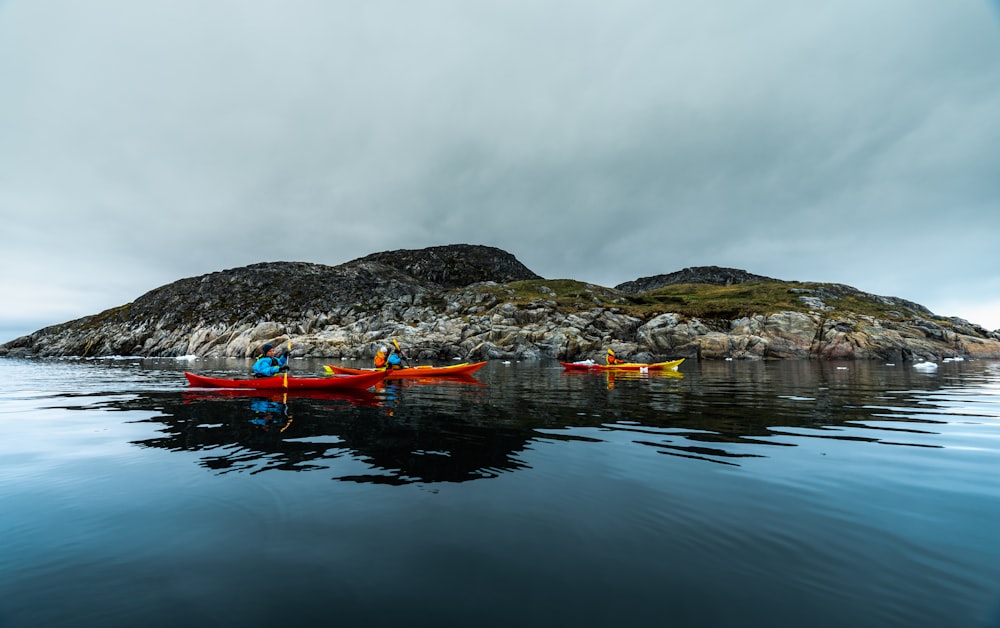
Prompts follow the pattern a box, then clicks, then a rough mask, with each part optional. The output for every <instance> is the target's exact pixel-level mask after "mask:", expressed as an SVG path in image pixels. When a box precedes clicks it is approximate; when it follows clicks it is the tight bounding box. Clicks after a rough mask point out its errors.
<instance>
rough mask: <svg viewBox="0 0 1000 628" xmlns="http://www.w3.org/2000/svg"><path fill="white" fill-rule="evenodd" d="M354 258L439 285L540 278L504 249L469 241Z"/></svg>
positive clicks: (450, 286) (442, 286)
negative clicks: (382, 265)
mask: <svg viewBox="0 0 1000 628" xmlns="http://www.w3.org/2000/svg"><path fill="white" fill-rule="evenodd" d="M355 262H379V263H381V264H385V265H387V266H392V267H393V268H396V269H398V270H400V271H402V272H404V273H406V274H407V275H409V276H411V277H413V278H414V279H417V280H420V281H423V282H429V283H432V284H434V285H436V286H439V287H441V288H462V287H465V286H468V285H471V284H474V283H479V282H481V281H495V282H497V283H509V282H511V281H523V280H527V279H541V278H542V277H540V276H539V275H536V274H535V273H533V272H531V271H530V270H528V268H527V267H526V266H525V265H524V264H522V263H521V262H519V261H517V258H515V257H514V256H513V255H511V254H510V253H508V252H506V251H503V250H501V249H497V248H494V247H491V246H480V245H471V244H451V245H448V246H432V247H430V248H426V249H418V250H410V249H400V250H396V251H385V252H383V253H373V254H371V255H368V256H366V257H362V258H360V259H358V260H355ZM355 262H349V263H355Z"/></svg>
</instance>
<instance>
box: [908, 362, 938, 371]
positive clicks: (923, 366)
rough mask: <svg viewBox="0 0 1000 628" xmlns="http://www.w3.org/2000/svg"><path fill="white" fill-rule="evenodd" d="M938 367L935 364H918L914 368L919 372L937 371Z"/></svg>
mask: <svg viewBox="0 0 1000 628" xmlns="http://www.w3.org/2000/svg"><path fill="white" fill-rule="evenodd" d="M937 367H938V365H937V364H935V363H934V362H917V363H916V364H914V365H913V368H915V369H917V370H918V371H936V370H937Z"/></svg>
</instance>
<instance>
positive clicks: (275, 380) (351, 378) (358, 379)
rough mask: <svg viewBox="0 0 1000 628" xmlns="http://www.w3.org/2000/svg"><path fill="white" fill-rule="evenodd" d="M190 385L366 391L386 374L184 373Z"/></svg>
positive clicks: (202, 386) (377, 372)
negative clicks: (241, 376) (239, 375)
mask: <svg viewBox="0 0 1000 628" xmlns="http://www.w3.org/2000/svg"><path fill="white" fill-rule="evenodd" d="M184 377H186V378H187V380H188V383H189V384H191V386H193V387H198V388H252V389H254V390H295V389H309V390H338V389H341V390H343V389H351V390H364V389H365V388H371V387H372V386H374V385H375V384H377V383H379V382H380V381H382V380H383V379H385V372H383V371H375V372H370V373H363V374H361V375H340V376H337V377H292V376H290V375H288V374H287V373H286V374H283V375H272V376H271V377H254V378H248V379H227V378H223V377H206V376H204V375H195V374H194V373H184Z"/></svg>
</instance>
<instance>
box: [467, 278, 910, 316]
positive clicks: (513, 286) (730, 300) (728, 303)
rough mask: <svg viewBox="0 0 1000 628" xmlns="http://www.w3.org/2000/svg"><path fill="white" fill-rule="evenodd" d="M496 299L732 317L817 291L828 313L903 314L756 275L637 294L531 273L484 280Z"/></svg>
mask: <svg viewBox="0 0 1000 628" xmlns="http://www.w3.org/2000/svg"><path fill="white" fill-rule="evenodd" d="M485 289H487V290H489V291H491V292H492V293H493V294H494V296H496V297H497V299H498V300H500V301H503V302H508V303H513V304H514V305H516V306H518V307H528V306H530V305H531V304H532V303H533V302H538V301H550V302H554V303H555V304H556V307H557V308H558V309H559V310H560V311H562V312H566V313H570V312H578V311H585V310H588V309H590V308H593V307H606V308H612V307H613V308H618V309H620V310H621V311H622V312H624V313H626V314H629V315H631V316H635V317H637V318H641V319H648V318H650V317H653V316H656V315H658V314H662V313H664V312H676V313H677V314H680V315H682V316H686V317H689V318H699V319H723V320H732V319H737V318H742V317H748V316H755V315H768V314H775V313H777V312H789V311H790V312H809V311H810V309H811V308H810V306H809V305H807V304H806V303H805V302H804V301H802V299H800V297H803V296H817V297H819V298H820V299H821V300H822V301H823V303H824V304H825V305H826V306H828V307H832V308H834V309H833V310H831V311H830V312H829V313H830V314H837V313H840V314H844V313H847V312H851V313H854V314H860V315H867V316H873V317H875V318H879V319H883V320H901V319H904V318H907V315H906V314H907V313H906V312H900V311H899V308H894V307H892V306H889V305H886V304H884V303H881V302H879V301H873V300H872V299H871V298H870V297H869V296H867V295H865V293H863V292H860V291H857V290H854V289H852V288H849V287H847V286H841V285H838V284H823V283H804V282H797V281H759V282H747V283H740V284H733V285H730V286H716V285H711V284H675V285H672V286H665V287H663V288H658V289H656V290H651V291H649V292H645V293H643V294H641V295H635V294H628V293H623V292H619V291H617V290H613V289H611V288H605V287H603V286H597V285H594V284H589V283H585V282H582V281H575V280H572V279H533V280H529V281H515V282H512V283H509V284H503V285H496V286H487V287H485Z"/></svg>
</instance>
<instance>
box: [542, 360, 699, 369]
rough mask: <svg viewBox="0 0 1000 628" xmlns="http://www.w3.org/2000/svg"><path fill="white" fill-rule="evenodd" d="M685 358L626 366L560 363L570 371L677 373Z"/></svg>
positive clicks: (587, 362)
mask: <svg viewBox="0 0 1000 628" xmlns="http://www.w3.org/2000/svg"><path fill="white" fill-rule="evenodd" d="M683 361H684V358H681V359H680V360H673V361H671V362H653V363H652V364H643V363H640V362H626V363H625V364H599V363H597V362H594V361H593V360H584V361H583V362H560V363H559V364H562V365H563V368H564V369H566V370H568V371H676V370H677V367H678V366H680V364H681V362H683Z"/></svg>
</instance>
